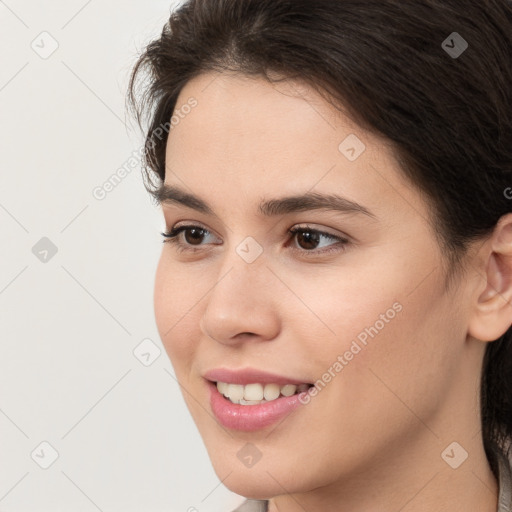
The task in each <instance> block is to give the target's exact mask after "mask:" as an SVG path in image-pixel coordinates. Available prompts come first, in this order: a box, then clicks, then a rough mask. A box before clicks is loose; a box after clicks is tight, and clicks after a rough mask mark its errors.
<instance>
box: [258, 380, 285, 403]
mask: <svg viewBox="0 0 512 512" xmlns="http://www.w3.org/2000/svg"><path fill="white" fill-rule="evenodd" d="M285 387H286V386H283V389H284V388H285ZM280 393H281V389H280V388H279V386H278V385H277V384H266V385H265V389H264V390H263V396H264V398H265V400H268V401H270V400H275V399H276V398H278V397H279V394H280ZM285 396H286V395H285Z"/></svg>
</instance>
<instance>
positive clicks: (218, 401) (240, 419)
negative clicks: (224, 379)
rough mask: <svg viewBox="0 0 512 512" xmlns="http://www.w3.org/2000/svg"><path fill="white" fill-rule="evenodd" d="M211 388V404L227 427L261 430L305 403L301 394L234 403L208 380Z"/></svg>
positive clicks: (247, 430)
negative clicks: (256, 401) (300, 397)
mask: <svg viewBox="0 0 512 512" xmlns="http://www.w3.org/2000/svg"><path fill="white" fill-rule="evenodd" d="M207 384H208V387H209V388H210V405H211V408H212V411H213V414H214V415H215V417H216V418H217V419H218V420H219V422H220V423H221V424H222V425H223V426H224V427H226V428H230V429H233V430H244V431H246V432H250V431H254V430H260V429H262V428H265V427H268V426H269V425H273V424H274V423H276V422H277V421H279V420H280V419H282V418H284V417H285V416H286V415H288V414H290V413H291V412H292V411H293V410H295V409H297V408H298V407H300V406H301V405H304V404H302V403H301V402H300V400H299V395H300V394H304V395H305V394H306V393H307V392H305V391H304V392H303V393H297V394H295V395H292V396H282V397H280V398H276V399H275V400H272V401H270V402H267V403H263V404H258V405H240V404H234V403H233V402H231V401H230V400H229V399H227V398H225V397H224V395H222V394H221V393H219V391H218V389H217V384H215V383H213V382H210V381H208V383H207Z"/></svg>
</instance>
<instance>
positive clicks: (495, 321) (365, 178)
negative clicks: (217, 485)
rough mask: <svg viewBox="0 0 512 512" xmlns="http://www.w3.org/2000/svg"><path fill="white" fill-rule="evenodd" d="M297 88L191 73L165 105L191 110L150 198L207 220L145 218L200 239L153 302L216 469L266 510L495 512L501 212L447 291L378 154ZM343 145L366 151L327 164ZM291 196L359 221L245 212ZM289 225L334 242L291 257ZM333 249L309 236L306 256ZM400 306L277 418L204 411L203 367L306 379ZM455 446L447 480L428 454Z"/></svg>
mask: <svg viewBox="0 0 512 512" xmlns="http://www.w3.org/2000/svg"><path fill="white" fill-rule="evenodd" d="M299 85H300V84H298V83H295V86H294V82H291V81H286V82H280V83H279V84H270V83H269V82H267V81H266V80H264V79H263V78H254V77H252V78H248V77H245V76H243V75H234V74H227V73H223V74H219V73H214V72H211V73H204V74H202V75H200V76H198V77H196V78H195V79H193V80H191V81H190V82H188V83H187V84H186V86H185V87H184V88H183V89H182V91H181V94H180V96H179V98H178V101H177V108H179V106H180V105H183V104H185V103H186V102H187V99H188V98H190V97H194V98H196V99H197V102H198V104H197V106H196V107H195V108H194V109H193V110H192V111H191V112H190V113H189V114H188V115H187V116H184V118H183V119H182V120H181V121H180V122H179V123H178V124H177V125H175V126H174V127H173V128H172V130H171V132H170V135H169V138H168V144H167V153H166V177H165V183H167V184H173V185H178V186H180V187H182V188H185V189H186V190H187V191H188V192H191V193H193V194H195V195H198V196H199V197H201V198H202V199H203V200H205V201H206V202H208V203H209V205H210V206H211V208H212V209H213V210H214V212H215V213H216V214H217V216H218V218H216V217H214V216H210V215H206V214H203V213H200V212H197V211H195V210H193V209H190V208H186V207H183V206H180V205H178V204H174V203H169V204H164V205H162V210H163V214H164V217H165V225H166V228H167V230H170V229H171V228H172V227H173V226H174V225H176V224H177V223H178V222H179V223H180V224H188V223H192V224H196V225H197V224H198V225H199V227H202V228H204V229H207V230H208V232H209V233H206V234H205V235H204V236H203V238H202V239H200V240H199V242H197V241H196V242H194V240H195V239H194V238H193V237H191V236H190V231H189V232H188V236H187V238H185V234H187V233H182V234H181V235H180V239H181V241H182V243H183V244H185V245H186V244H188V247H189V248H190V247H192V248H197V247H198V245H196V244H199V249H200V251H199V252H198V253H195V254H192V253H188V254H187V253H183V252H182V253H180V252H178V251H177V250H176V248H175V246H174V245H172V244H169V243H166V244H163V249H162V254H161V258H160V261H159V264H158V268H157V272H156V279H155V293H154V305H155V317H156V322H157V326H158V330H159V333H160V336H161V339H162V341H163V344H164V346H165V349H166V351H167V354H168V356H169V358H170V360H171V362H172V365H173V367H174V369H175V373H176V377H177V379H178V380H179V383H180V385H181V387H182V391H183V396H184V399H185V401H186V403H187V406H188V408H189V410H190V413H191V414H192V417H193V419H194V421H195V423H196V424H197V427H198V429H199V432H200V434H201V436H202V438H203V440H204V443H205V446H206V448H207V450H208V454H209V456H210V458H211V461H212V464H213V466H214V469H215V472H216V474H217V475H218V477H219V479H221V480H222V482H223V484H224V485H225V486H226V487H228V488H229V489H230V490H232V491H233V492H235V493H237V494H240V495H242V496H245V497H248V498H254V499H270V504H269V507H270V508H269V510H270V511H271V512H275V511H279V512H296V511H303V510H307V511H308V512H316V511H324V510H337V511H343V512H344V511H350V512H359V511H361V512H363V511H364V512H368V511H370V510H372V511H374V510H375V511H376V510H379V511H385V512H392V511H393V512H395V511H398V510H400V511H401V512H426V511H430V512H431V511H432V510H436V511H441V512H442V511H450V512H454V511H465V512H467V511H475V512H476V511H478V512H495V511H496V508H497V495H498V488H497V482H496V479H495V478H494V476H493V474H492V472H491V469H490V467H489V464H488V462H487V459H486V457H485V453H484V449H483V444H482V438H481V434H480V416H479V410H480V405H479V385H480V369H481V364H482V358H483V356H484V351H485V348H486V346H487V342H490V341H492V340H494V339H496V338H497V337H499V336H500V335H501V334H502V333H504V332H505V331H506V329H507V328H508V327H509V326H510V319H511V318H512V311H511V306H510V299H511V290H512V286H511V283H510V280H511V275H512V256H511V255H512V250H511V246H512V219H511V216H506V217H503V218H502V219H501V221H500V223H499V224H498V225H497V227H496V230H495V232H494V233H493V235H492V236H490V237H488V238H486V239H483V240H481V241H479V242H478V243H475V244H474V245H473V246H472V248H471V250H470V251H469V253H468V256H467V260H466V267H467V269H466V272H465V274H464V275H463V277H461V278H458V279H456V280H455V281H454V283H453V285H452V286H451V287H450V288H449V289H448V290H446V287H445V266H444V264H445V260H444V259H443V253H442V250H441V248H440V246H439V244H438V241H437V238H436V236H435V233H434V232H433V230H432V228H431V227H430V224H429V222H428V220H427V219H428V214H427V203H426V202H425V196H424V195H422V194H421V193H420V192H419V191H418V190H417V189H416V187H414V186H413V185H412V184H411V183H410V182H408V181H407V180H406V178H404V177H403V175H402V173H401V172H400V169H399V167H398V164H397V162H396V161H395V159H394V157H393V153H392V150H391V146H390V145H389V144H387V143H386V141H385V140H383V139H380V138H377V137H376V136H375V135H371V134H370V133H367V132H365V131H363V130H362V129H361V128H360V127H358V126H357V125H355V124H354V123H352V122H351V121H350V120H349V119H348V118H347V117H345V116H344V115H343V114H341V113H340V112H339V111H337V110H335V109H334V108H333V107H332V106H331V105H329V104H328V103H327V102H326V101H325V100H324V99H323V98H322V97H320V96H319V95H318V94H317V93H316V92H314V91H312V90H310V89H307V88H303V87H302V88H300V90H301V94H297V93H296V91H297V90H299V87H298V86H299ZM349 134H356V135H357V137H358V138H359V139H360V140H361V141H363V142H364V144H365V146H366V149H365V151H364V152H363V153H362V154H361V155H360V156H359V157H358V158H357V159H356V160H355V161H353V162H351V161H349V160H348V159H347V158H346V157H345V156H344V155H343V154H342V153H341V152H340V151H339V150H338V146H339V144H340V142H341V141H343V140H344V139H345V138H346V137H347V135H349ZM307 191H314V192H319V193H322V192H325V193H332V192H333V191H335V192H337V193H338V194H340V195H343V196H344V197H347V198H349V199H351V200H353V201H356V202H358V203H360V204H362V205H364V206H365V207H366V208H368V209H369V210H371V212H372V213H373V214H374V215H375V218H371V217H368V216H365V215H362V214H356V213H351V214H339V213H335V212H333V211H328V210H319V211H305V212H300V213H292V214H288V215H284V216H280V217H276V218H266V217H264V216H262V215H259V214H258V212H257V205H258V204H259V201H260V200H261V199H263V198H265V199H269V198H276V197H282V196H287V195H291V194H295V193H303V192H307ZM184 221H186V222H184ZM306 223H307V224H308V225H309V226H310V227H311V228H313V229H320V230H322V231H327V232H329V233H332V234H334V235H337V236H345V237H347V238H348V239H349V243H348V244H347V245H345V246H344V248H343V247H342V246H341V245H339V244H338V246H339V248H340V249H339V250H338V251H337V252H333V253H331V254H328V255H321V254H319V255H317V256H315V257H311V256H310V257H307V256H305V255H304V254H305V253H306V252H307V251H308V250H309V251H310V252H311V251H314V250H315V246H314V245H313V246H311V245H309V246H308V245H307V243H304V241H302V243H301V240H300V237H299V236H297V235H295V236H292V235H290V234H289V233H288V230H289V229H291V228H293V227H296V226H298V225H300V226H303V225H304V224H306ZM247 236H251V237H253V238H254V239H255V240H257V242H258V243H259V244H260V246H261V247H262V249H263V252H262V254H261V255H260V256H259V257H258V258H257V259H256V260H255V261H254V262H252V263H250V264H249V263H247V262H246V261H244V259H242V258H241V257H240V256H239V255H238V253H237V252H236V250H235V249H236V247H237V246H238V245H239V244H240V243H241V242H242V241H243V240H244V239H245V238H246V237H247ZM336 243H337V242H336V241H332V240H329V239H325V238H323V237H322V238H320V241H319V246H318V249H317V251H318V250H321V249H322V248H323V247H327V246H331V247H332V246H333V245H335V244H336ZM219 244H221V245H219ZM293 248H295V251H294V249H293ZM301 251H302V252H301ZM397 302H398V303H399V304H400V305H401V306H402V310H401V311H400V312H399V313H397V314H396V315H395V316H394V318H393V319H392V320H389V321H388V322H387V323H385V326H384V328H382V329H381V330H380V331H379V332H378V334H377V335H375V336H374V338H369V339H368V343H367V345H366V346H364V347H363V348H362V350H361V351H360V352H359V353H358V354H357V355H355V356H354V357H353V359H352V360H351V361H349V362H348V364H346V366H344V367H343V369H342V370H341V372H339V373H337V374H336V376H335V377H334V378H332V380H331V382H329V383H328V384H327V385H326V386H325V387H324V388H323V389H321V391H320V392H319V393H318V394H317V395H316V396H315V397H313V398H311V401H310V403H308V404H307V405H303V406H301V407H300V408H299V409H298V410H296V411H293V412H292V413H291V414H290V415H288V416H287V417H286V418H285V419H284V420H283V421H282V422H281V423H279V424H277V425H272V426H270V427H267V428H265V429H263V430H260V431H256V432H240V431H235V430H227V429H225V428H224V427H222V426H221V425H220V424H219V423H218V422H217V420H216V419H215V417H214V416H213V414H212V411H211V407H210V403H209V394H208V392H207V391H208V390H207V388H206V385H205V381H204V379H203V378H202V374H203V373H204V372H205V371H207V370H209V369H212V368H217V367H229V368H234V369H239V368H245V367H248V366H250V367H255V368H261V369H265V370H267V371H270V372H274V373H277V374H280V375H285V376H288V377H292V378H295V379H298V380H300V381H304V382H315V381H317V379H320V378H321V377H322V375H323V374H324V373H325V372H326V371H327V370H328V369H329V368H330V367H331V368H332V366H333V364H334V363H335V361H336V360H337V356H338V355H340V354H341V355H342V354H344V353H345V351H347V350H348V349H349V348H350V345H351V343H352V341H353V340H354V339H356V338H357V336H358V334H360V333H361V332H362V331H364V329H365V328H368V327H370V326H373V325H375V323H376V321H377V320H379V318H381V316H380V315H382V314H385V313H386V311H387V310H389V309H390V308H392V305H393V304H394V303H397ZM454 441H456V442H457V443H458V444H459V445H460V446H461V447H462V448H463V449H464V450H465V451H466V452H467V453H468V458H467V459H466V460H465V461H464V462H463V463H462V464H461V465H460V466H459V467H458V468H457V469H452V467H450V466H449V465H448V464H447V463H446V462H445V460H443V458H442V457H441V454H442V452H443V451H444V450H445V449H446V448H447V447H448V446H449V445H450V444H451V443H452V442H454ZM248 442H250V443H252V444H254V445H255V446H256V447H257V449H258V450H259V451H260V452H261V459H260V460H259V461H258V462H257V463H256V464H254V465H253V466H252V467H246V466H245V465H244V464H243V463H242V462H241V461H240V460H239V458H238V457H237V452H238V451H239V450H240V449H241V448H242V447H244V446H245V445H246V443H248ZM454 453H455V457H460V453H461V452H460V450H459V448H457V449H456V450H455V452H454Z"/></svg>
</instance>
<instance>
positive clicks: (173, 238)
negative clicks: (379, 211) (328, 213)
mask: <svg viewBox="0 0 512 512" xmlns="http://www.w3.org/2000/svg"><path fill="white" fill-rule="evenodd" d="M194 228H199V229H200V230H201V231H205V232H206V233H208V234H212V231H210V230H209V229H208V228H206V227H204V226H203V225H201V224H200V223H197V222H195V223H186V222H183V223H179V222H178V223H176V224H175V225H174V226H173V227H172V229H171V230H169V231H168V232H166V233H161V234H162V236H164V237H165V238H166V239H164V240H163V242H170V243H172V244H173V245H174V246H175V248H176V249H177V250H178V252H184V253H191V254H195V253H198V252H201V251H202V252H204V251H205V250H210V249H211V247H207V246H205V245H202V244H200V245H198V246H194V245H191V244H187V243H183V242H181V241H180V235H181V234H182V233H183V232H184V231H186V230H187V229H194ZM300 232H314V233H316V234H317V235H320V236H323V237H325V238H328V239H330V240H333V241H337V243H335V244H332V245H329V246H327V248H322V249H312V250H307V249H301V248H298V247H291V249H292V251H295V252H297V251H298V252H299V253H300V254H301V255H305V256H306V257H315V256H316V257H319V256H324V255H327V254H330V253H340V252H343V251H345V250H346V246H348V245H352V240H351V237H349V236H347V235H344V234H343V235H335V234H334V233H329V232H327V231H324V230H323V229H319V228H315V227H313V226H311V225H309V224H303V225H300V224H297V225H294V227H293V228H290V229H288V230H287V233H288V234H289V235H290V239H291V240H292V241H293V239H294V238H295V235H296V234H297V233H300ZM340 244H341V247H338V246H340ZM206 245H208V244H206ZM214 245H222V244H214Z"/></svg>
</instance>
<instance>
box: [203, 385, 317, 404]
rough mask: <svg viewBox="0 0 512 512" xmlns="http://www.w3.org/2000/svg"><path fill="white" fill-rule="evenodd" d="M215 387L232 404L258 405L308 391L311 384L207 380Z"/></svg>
mask: <svg viewBox="0 0 512 512" xmlns="http://www.w3.org/2000/svg"><path fill="white" fill-rule="evenodd" d="M209 382H210V383H211V384H213V385H215V386H216V387H217V391H218V392H219V393H220V394H221V395H222V396H223V397H224V398H226V399H227V400H229V401H230V402H231V403H233V404H238V405H260V404H265V403H269V402H273V401H274V400H278V399H279V398H282V397H290V396H293V395H298V394H300V393H303V392H304V391H308V389H309V388H311V387H313V384H310V383H302V384H284V385H283V384H277V383H259V382H254V383H251V384H245V385H243V384H235V383H229V382H222V381H209Z"/></svg>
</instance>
